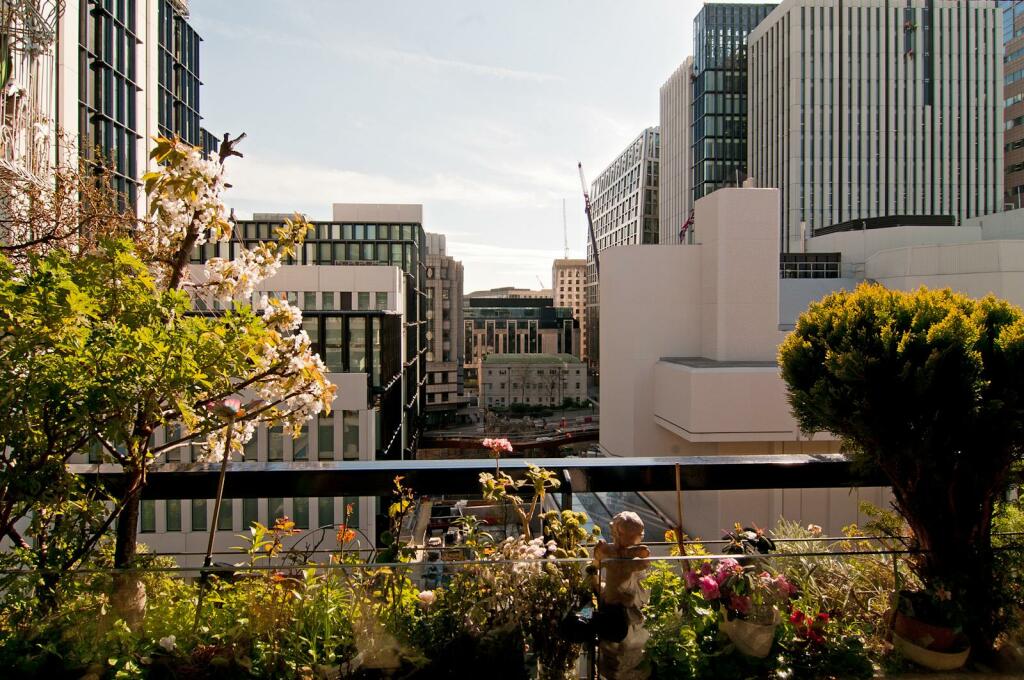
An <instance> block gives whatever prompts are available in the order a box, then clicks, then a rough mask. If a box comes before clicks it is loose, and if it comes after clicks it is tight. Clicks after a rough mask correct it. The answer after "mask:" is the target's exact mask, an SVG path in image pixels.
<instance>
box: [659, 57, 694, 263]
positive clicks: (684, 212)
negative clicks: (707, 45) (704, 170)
mask: <svg viewBox="0 0 1024 680" xmlns="http://www.w3.org/2000/svg"><path fill="white" fill-rule="evenodd" d="M693 81H694V78H693V57H687V58H686V59H685V60H684V61H683V63H682V65H680V66H679V68H677V69H676V70H675V71H674V72H673V73H672V75H671V76H669V78H668V80H666V81H665V84H664V85H662V86H661V90H660V92H659V97H658V99H659V105H660V106H659V111H660V118H659V123H660V125H659V128H660V129H661V174H660V177H659V182H658V243H660V244H662V245H677V244H679V243H682V242H692V239H693V230H692V229H690V228H689V226H687V228H686V234H685V235H684V234H683V233H682V231H683V225H687V224H688V220H689V219H690V212H691V211H692V210H693V180H692V176H693V86H694V83H693ZM681 239H683V240H681Z"/></svg>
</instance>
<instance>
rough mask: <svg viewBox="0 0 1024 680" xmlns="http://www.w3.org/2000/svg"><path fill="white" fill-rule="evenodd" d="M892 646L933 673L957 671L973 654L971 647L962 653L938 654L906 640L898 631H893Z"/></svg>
mask: <svg viewBox="0 0 1024 680" xmlns="http://www.w3.org/2000/svg"><path fill="white" fill-rule="evenodd" d="M892 645H893V647H895V648H896V649H897V650H899V652H900V654H902V655H903V656H904V657H906V658H907V659H910V660H911V661H913V662H914V663H916V664H917V665H919V666H924V667H925V668H927V669H929V670H933V671H952V670H956V669H957V668H960V667H961V666H963V665H964V664H965V663H967V657H968V656H970V654H971V648H970V647H967V649H965V650H963V651H961V652H938V651H935V650H934V649H926V648H925V647H921V646H920V645H917V644H915V643H913V642H910V641H909V640H906V639H904V638H903V637H901V636H900V634H899V633H898V632H896V631H893V634H892Z"/></svg>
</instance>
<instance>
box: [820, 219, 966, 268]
mask: <svg viewBox="0 0 1024 680" xmlns="http://www.w3.org/2000/svg"><path fill="white" fill-rule="evenodd" d="M981 238H982V229H981V227H980V226H978V225H964V226H960V227H924V226H917V225H904V226H900V227H888V228H885V229H864V230H861V231H844V232H840V233H838V234H826V235H824V236H815V237H814V238H809V239H807V242H806V243H807V252H809V253H842V254H843V271H842V275H843V276H844V277H848V278H863V277H864V263H865V262H867V261H868V258H869V257H871V256H872V255H874V254H875V253H877V252H880V251H882V250H889V249H892V248H905V247H908V246H914V245H923V244H932V243H972V242H974V241H978V240H980V239H981Z"/></svg>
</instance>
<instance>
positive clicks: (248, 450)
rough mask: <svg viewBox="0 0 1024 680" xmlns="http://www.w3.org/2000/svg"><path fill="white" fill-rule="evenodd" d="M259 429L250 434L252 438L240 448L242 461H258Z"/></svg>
mask: <svg viewBox="0 0 1024 680" xmlns="http://www.w3.org/2000/svg"><path fill="white" fill-rule="evenodd" d="M258 437H259V427H257V428H256V429H255V430H253V432H252V437H250V438H249V441H247V442H246V443H245V446H244V447H243V448H242V460H259V459H260V448H259V438H258Z"/></svg>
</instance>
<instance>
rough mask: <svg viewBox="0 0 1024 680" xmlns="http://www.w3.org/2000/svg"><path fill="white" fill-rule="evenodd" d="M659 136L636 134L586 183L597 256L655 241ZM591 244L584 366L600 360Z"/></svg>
mask: <svg viewBox="0 0 1024 680" xmlns="http://www.w3.org/2000/svg"><path fill="white" fill-rule="evenodd" d="M659 137H660V133H659V131H658V128H657V127H650V128H647V129H646V130H644V131H643V132H641V133H640V135H639V136H638V137H637V138H636V139H634V140H633V141H632V142H631V143H630V145H629V146H628V147H626V150H625V151H623V152H622V153H621V154H619V157H618V158H616V159H615V160H614V161H612V163H611V164H610V165H609V166H608V167H607V168H605V170H604V171H603V172H602V173H601V174H600V175H598V176H597V179H595V180H594V181H593V183H592V184H591V185H590V201H591V208H590V211H591V218H592V220H593V223H594V238H595V239H596V241H597V253H596V254H597V255H598V257H599V256H600V254H601V253H603V252H604V251H605V250H607V249H608V248H612V247H614V246H624V245H635V244H643V243H657V242H658V158H659V153H660V141H659ZM598 284H599V282H598V272H597V266H596V264H595V252H594V247H593V244H592V243H591V242H590V240H589V239H588V240H587V284H586V285H587V290H586V293H587V298H586V312H585V316H586V319H585V325H586V331H585V332H586V335H587V337H588V338H590V344H589V347H588V352H587V363H588V365H589V366H590V367H591V368H593V369H595V370H597V368H598V366H599V362H600V347H599V343H598V341H597V340H598V337H599V335H598V334H599V332H600V305H601V299H600V290H599V285H598Z"/></svg>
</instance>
